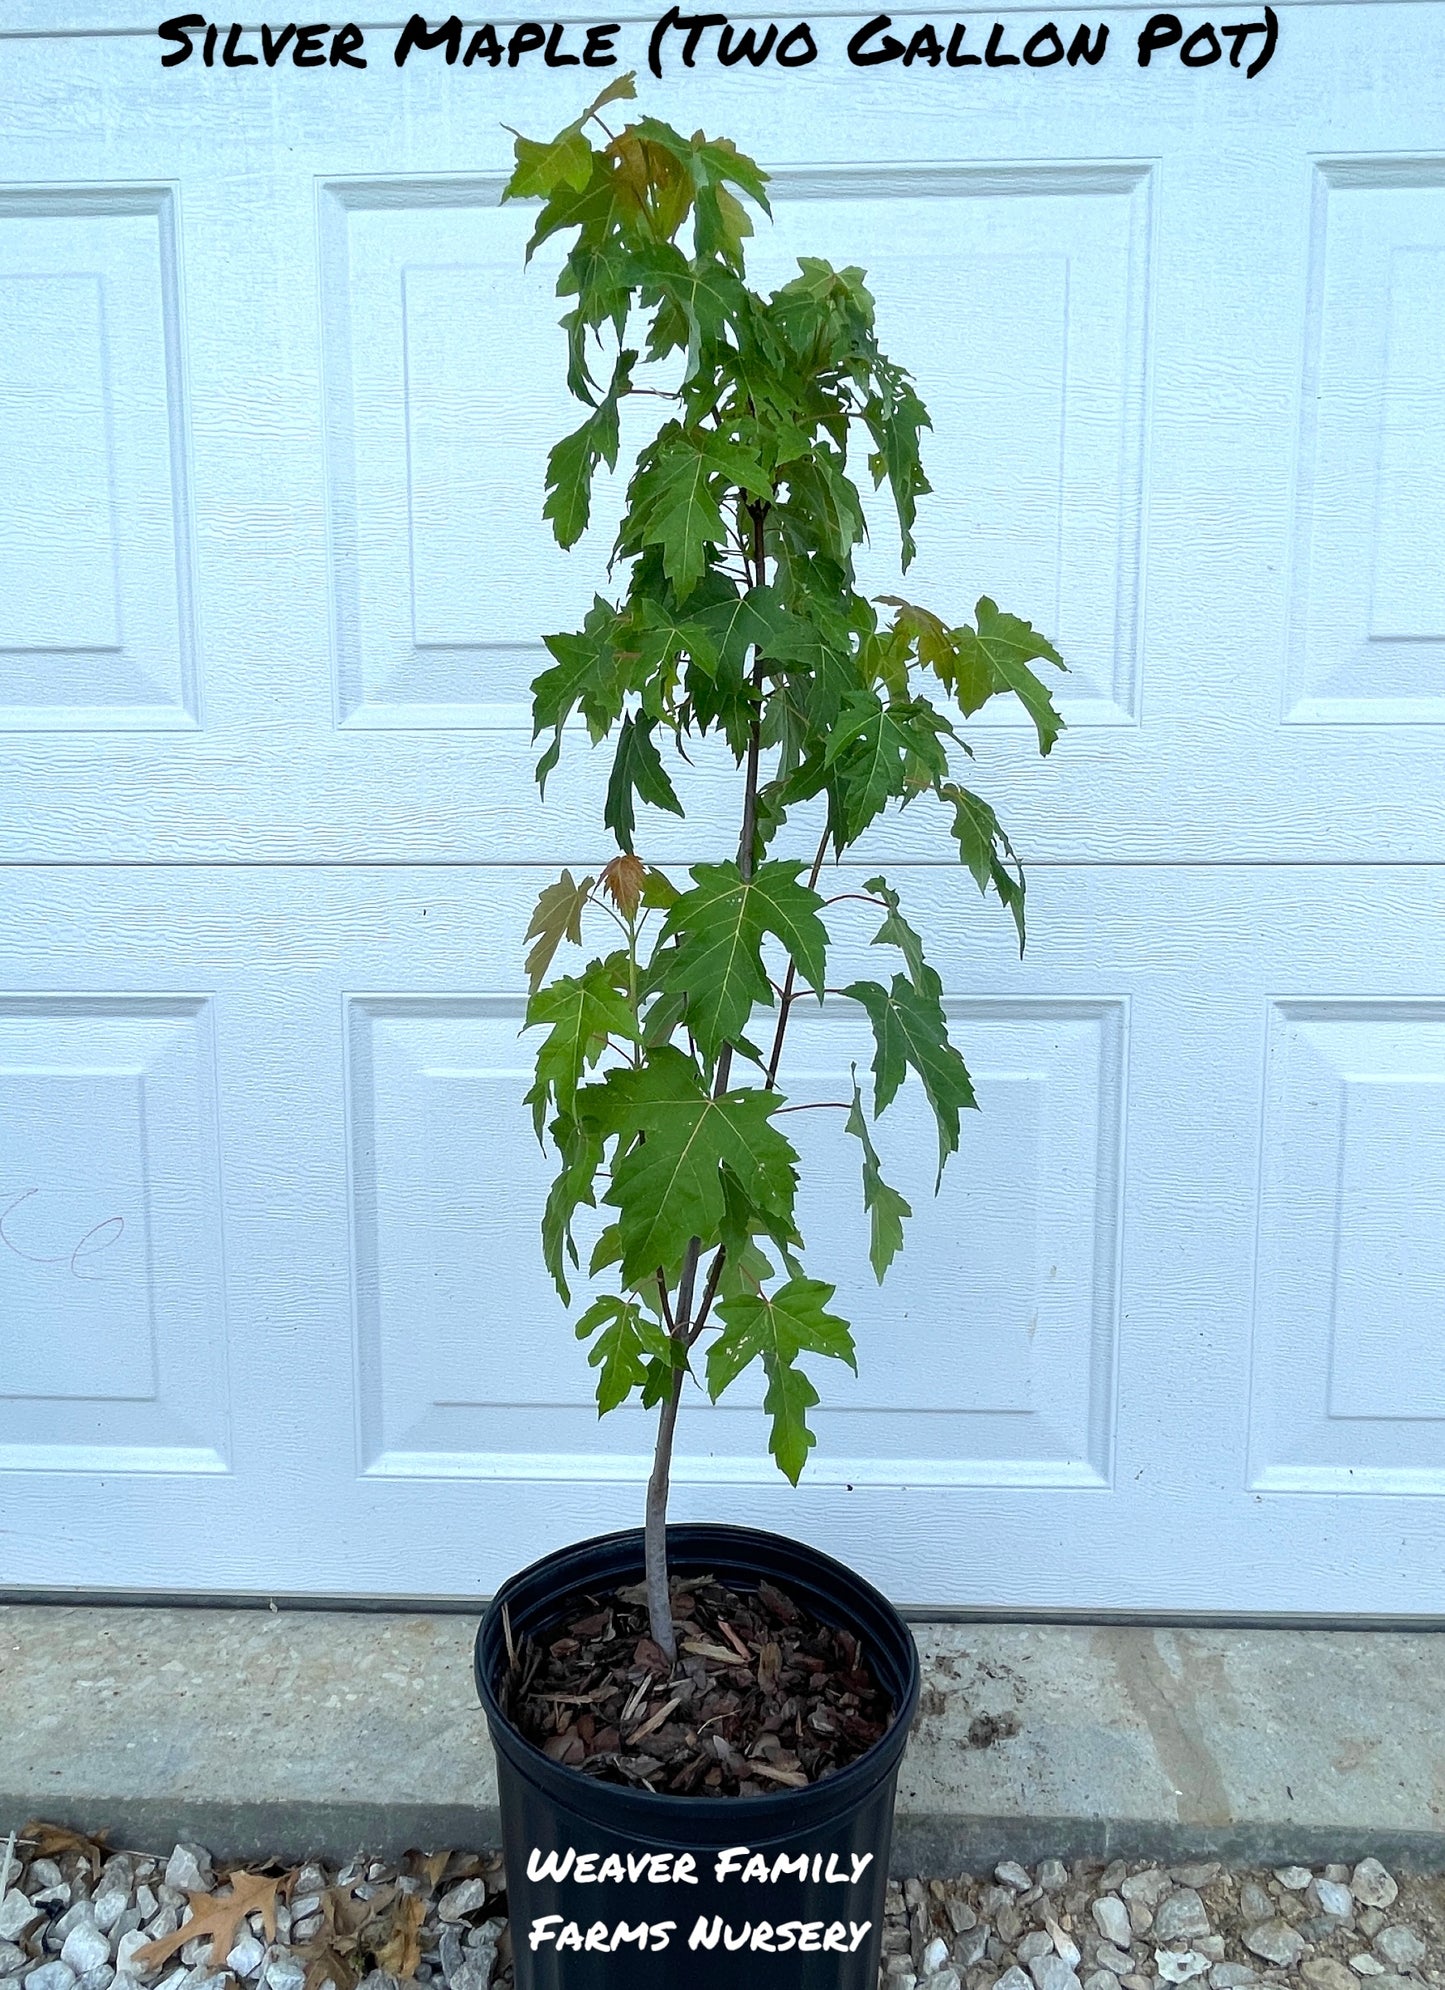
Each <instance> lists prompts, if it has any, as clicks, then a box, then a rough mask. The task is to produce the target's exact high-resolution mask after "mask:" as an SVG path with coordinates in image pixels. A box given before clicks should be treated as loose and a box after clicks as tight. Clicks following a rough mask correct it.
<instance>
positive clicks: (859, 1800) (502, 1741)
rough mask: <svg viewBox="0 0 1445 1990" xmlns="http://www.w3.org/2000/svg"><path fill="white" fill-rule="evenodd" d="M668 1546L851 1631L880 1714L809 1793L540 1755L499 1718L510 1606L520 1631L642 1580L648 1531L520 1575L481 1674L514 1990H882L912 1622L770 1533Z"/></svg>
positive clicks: (478, 1661)
mask: <svg viewBox="0 0 1445 1990" xmlns="http://www.w3.org/2000/svg"><path fill="white" fill-rule="evenodd" d="M668 1555H669V1560H670V1565H671V1568H672V1570H673V1573H674V1574H677V1575H702V1574H711V1575H715V1576H716V1577H717V1578H718V1579H719V1580H720V1581H723V1582H726V1583H728V1584H729V1585H730V1586H731V1587H733V1588H737V1589H742V1590H747V1589H750V1588H754V1587H755V1586H756V1585H757V1583H758V1582H759V1581H763V1580H766V1581H768V1582H773V1583H776V1584H778V1586H779V1587H780V1588H783V1589H785V1590H786V1591H787V1592H788V1593H789V1594H790V1595H791V1596H793V1597H794V1598H795V1599H796V1600H797V1601H798V1602H799V1603H801V1604H803V1605H805V1606H806V1607H807V1608H808V1609H810V1610H811V1611H813V1612H814V1613H815V1614H816V1615H817V1616H818V1617H819V1618H821V1619H822V1620H823V1621H824V1622H827V1623H830V1624H832V1625H834V1626H836V1627H838V1628H840V1629H845V1630H848V1631H851V1632H852V1633H853V1634H854V1635H855V1636H856V1637H857V1638H858V1639H859V1640H860V1642H861V1644H862V1646H863V1649H864V1651H865V1653H866V1655H867V1659H868V1662H869V1663H870V1665H871V1666H872V1668H873V1671H874V1674H875V1676H876V1677H877V1679H878V1681H879V1683H880V1684H881V1685H882V1686H883V1687H884V1689H885V1690H886V1691H887V1693H888V1694H889V1696H890V1698H891V1700H892V1703H893V1718H892V1722H891V1724H890V1726H889V1728H888V1731H887V1733H886V1734H884V1736H883V1737H882V1739H881V1740H879V1741H877V1742H875V1743H874V1745H873V1746H872V1747H871V1748H870V1749H868V1750H867V1751H866V1753H865V1754H863V1755H860V1756H859V1757H858V1758H857V1760H856V1761H853V1762H850V1763H849V1764H848V1766H847V1767H846V1768H844V1769H840V1770H838V1771H837V1772H836V1774H834V1775H831V1776H828V1777H826V1778H825V1779H824V1780H823V1781H822V1782H819V1783H814V1784H811V1785H810V1786H809V1787H808V1788H807V1789H801V1790H794V1789H785V1790H780V1791H778V1792H777V1793H776V1794H772V1795H768V1796H759V1797H696V1796H691V1797H684V1796H668V1795H659V1794H655V1793H654V1792H652V1791H650V1790H646V1789H634V1788H623V1787H620V1786H616V1785H613V1784H610V1783H601V1782H597V1781H596V1780H594V1779H593V1778H592V1777H590V1776H584V1775H583V1774H581V1772H580V1771H578V1770H576V1769H570V1768H566V1767H563V1766H562V1765H560V1764H558V1763H556V1762H553V1761H551V1760H549V1758H548V1757H547V1756H545V1755H544V1754H543V1753H542V1751H541V1750H540V1749H539V1748H536V1747H534V1746H533V1745H532V1743H531V1742H529V1741H527V1740H525V1739H524V1738H523V1737H522V1735H521V1734H520V1733H519V1732H518V1731H517V1729H516V1728H515V1727H514V1726H513V1725H512V1723H511V1721H510V1720H509V1719H508V1718H507V1716H506V1714H505V1713H504V1712H503V1711H502V1707H501V1704H500V1702H499V1700H498V1697H497V1691H498V1688H499V1686H500V1684H501V1681H502V1679H503V1676H504V1673H505V1668H506V1663H507V1648H506V1633H505V1630H504V1627H503V1612H504V1610H505V1612H506V1614H507V1618H508V1620H509V1621H510V1625H511V1632H512V1637H513V1639H514V1640H516V1641H518V1642H520V1640H521V1639H523V1638H525V1637H531V1636H535V1635H537V1633H538V1632H540V1631H542V1630H544V1629H545V1628H547V1627H548V1626H549V1625H550V1624H552V1623H555V1622H556V1621H557V1619H558V1618H559V1617H560V1616H561V1615H562V1614H563V1612H564V1610H565V1609H566V1607H567V1605H568V1603H569V1601H570V1600H572V1599H573V1598H576V1597H578V1596H580V1595H596V1594H600V1593H605V1592H607V1591H609V1590H614V1589H616V1588H618V1587H620V1586H621V1585H623V1584H628V1583H634V1582H637V1581H638V1580H639V1579H640V1578H641V1576H642V1572H643V1559H642V1532H641V1530H640V1529H635V1530H631V1531H629V1532H627V1533H622V1534H605V1535H602V1536H601V1537H599V1538H598V1539H596V1540H592V1541H583V1542H581V1543H579V1544H578V1545H577V1546H576V1547H572V1548H566V1549H563V1550H562V1551H561V1552H560V1553H558V1554H554V1555H548V1556H546V1557H545V1558H544V1559H543V1560H541V1561H539V1562H534V1563H533V1565H532V1566H531V1568H528V1569H524V1570H523V1571H522V1573H521V1574H520V1575H515V1576H513V1577H512V1578H511V1580H510V1581H509V1582H507V1583H506V1584H505V1585H504V1586H503V1587H502V1589H500V1590H499V1591H498V1593H497V1595H496V1596H495V1597H494V1598H493V1599H492V1602H491V1603H490V1605H489V1606H488V1608H487V1612H486V1615H485V1616H484V1617H483V1619H482V1622H481V1626H480V1628H479V1630H478V1632H477V1642H476V1656H475V1673H476V1681H477V1692H478V1694H479V1696H480V1698H481V1702H482V1705H483V1707H484V1708H485V1709H486V1714H487V1723H488V1726H489V1727H490V1729H491V1734H492V1745H493V1747H494V1749H495V1751H496V1757H497V1783H498V1793H499V1797H500V1801H501V1812H502V1843H503V1850H504V1852H505V1855H506V1862H507V1900H508V1908H509V1914H510V1919H511V1930H512V1950H513V1955H514V1958H515V1964H514V1966H515V1972H516V1990H636V1987H637V1986H642V1990H649V1987H650V1986H657V1990H660V1986H662V1985H664V1984H666V1985H677V1984H682V1985H686V1986H687V1990H723V1986H728V1990H735V1986H738V1985H741V1984H748V1985H752V1984H754V1983H757V1984H759V1985H765V1984H766V1983H768V1982H769V1981H771V1982H773V1983H775V1984H776V1985H777V1986H778V1990H783V1986H784V1985H786V1986H788V1990H794V1986H796V1990H876V1985H877V1982H878V1961H879V1951H880V1948H881V1945H882V1939H883V1895H884V1888H885V1886H886V1884H887V1879H888V1851H889V1842H890V1840H891V1837H892V1832H893V1796H894V1788H895V1785H896V1784H897V1780H898V1766H899V1762H900V1760H901V1759H902V1755H903V1749H904V1745H905V1743H906V1742H907V1739H908V1729H909V1725H910V1723H911V1721H912V1719H913V1714H914V1709H915V1707H916V1706H917V1703H918V1652H917V1649H916V1647H915V1646H914V1642H913V1637H912V1633H911V1632H910V1631H909V1629H908V1626H907V1625H906V1624H905V1623H904V1621H903V1619H902V1618H901V1617H900V1616H899V1615H898V1612H897V1611H896V1610H895V1609H894V1608H893V1606H892V1605H891V1604H890V1603H889V1602H888V1601H887V1599H886V1598H885V1597H883V1596H881V1595H880V1594H879V1592H878V1591H877V1590H876V1589H874V1588H873V1587H872V1586H871V1584H869V1583H866V1582H864V1581H863V1580H862V1579H861V1577H859V1576H856V1575H854V1574H853V1572H852V1571H851V1570H850V1569H848V1568H845V1567H844V1566H843V1564H842V1563H841V1562H835V1561H833V1560H831V1559H830V1558H829V1557H828V1556H827V1555H821V1554H819V1553H818V1552H817V1551H816V1550H815V1549H812V1548H808V1547H805V1546H803V1545H802V1543H801V1542H797V1541H789V1540H786V1539H784V1538H783V1537H782V1536H781V1535H777V1534H764V1533H758V1532H755V1531H753V1530H751V1529H749V1528H744V1527H722V1526H677V1527H670V1528H669V1529H668ZM609 1855H610V1856H609ZM604 1874H605V1876H604ZM619 1874H620V1877H619Z"/></svg>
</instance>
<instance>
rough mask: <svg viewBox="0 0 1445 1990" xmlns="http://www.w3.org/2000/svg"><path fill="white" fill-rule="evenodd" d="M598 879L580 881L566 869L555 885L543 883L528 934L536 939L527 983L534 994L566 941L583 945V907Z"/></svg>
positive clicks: (527, 965) (577, 945)
mask: <svg viewBox="0 0 1445 1990" xmlns="http://www.w3.org/2000/svg"><path fill="white" fill-rule="evenodd" d="M596 882H597V880H596V878H583V880H582V882H581V884H578V883H577V882H576V880H575V879H574V878H573V876H572V873H571V871H563V873H562V875H561V877H560V878H558V880H557V882H556V883H555V884H549V885H544V886H543V888H542V891H541V893H540V894H539V896H538V899H537V909H536V911H535V912H534V913H533V914H532V923H531V925H530V926H529V927H528V928H527V931H526V935H525V937H526V939H528V940H535V941H536V942H537V944H536V946H534V947H533V948H532V950H531V952H530V953H529V954H528V955H527V961H526V967H527V986H528V988H529V989H530V991H531V992H532V994H534V995H535V994H536V992H537V989H538V986H539V985H540V983H541V980H542V976H543V975H544V974H545V973H546V972H547V969H548V968H549V967H550V966H551V965H552V960H553V957H554V955H555V954H556V952H557V949H558V947H560V946H561V944H562V942H563V940H570V941H571V942H572V944H573V946H574V947H579V946H581V944H582V908H583V907H584V906H585V905H586V903H587V894H588V893H589V892H590V891H591V889H592V887H593V885H594V884H596Z"/></svg>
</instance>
